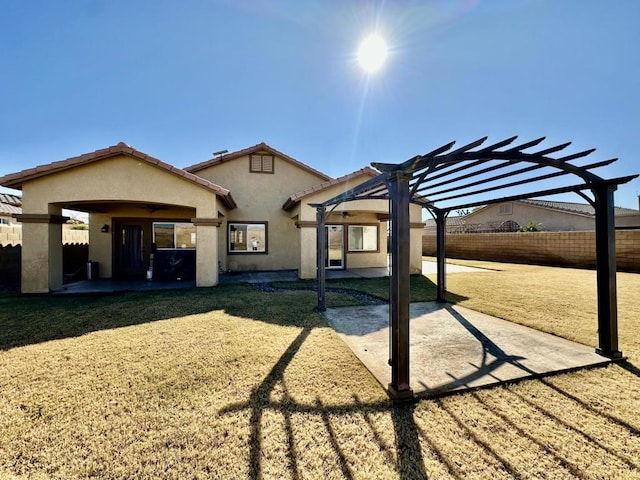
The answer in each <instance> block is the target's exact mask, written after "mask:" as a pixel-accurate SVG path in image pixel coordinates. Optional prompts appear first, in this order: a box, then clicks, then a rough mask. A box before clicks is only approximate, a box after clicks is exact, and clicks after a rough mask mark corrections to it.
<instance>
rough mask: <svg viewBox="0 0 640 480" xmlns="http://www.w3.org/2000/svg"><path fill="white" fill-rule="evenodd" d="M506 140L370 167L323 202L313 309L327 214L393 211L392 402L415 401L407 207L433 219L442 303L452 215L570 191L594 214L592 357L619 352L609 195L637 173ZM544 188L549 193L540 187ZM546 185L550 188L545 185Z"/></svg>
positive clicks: (320, 282)
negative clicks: (384, 207) (610, 174)
mask: <svg viewBox="0 0 640 480" xmlns="http://www.w3.org/2000/svg"><path fill="white" fill-rule="evenodd" d="M516 138H517V137H515V136H514V137H511V138H508V139H506V140H503V141H501V142H498V143H495V144H493V145H490V146H488V147H481V145H482V144H483V143H484V142H485V141H486V139H487V137H484V138H481V139H479V140H476V141H475V142H472V143H470V144H468V145H465V146H463V147H460V148H458V149H455V150H452V148H453V146H454V144H455V142H451V143H448V144H446V145H443V146H442V147H440V148H437V149H435V150H433V151H431V152H429V153H426V154H424V155H417V156H415V157H413V158H410V159H409V160H407V161H405V162H402V163H397V164H394V163H372V164H371V165H372V166H373V167H375V168H376V169H378V170H379V171H380V172H381V173H380V175H378V176H377V177H375V178H373V179H371V180H369V181H367V182H364V183H362V184H360V185H358V186H356V187H354V188H352V189H350V190H348V191H346V192H344V193H342V194H340V195H337V196H335V197H333V198H330V199H328V200H326V201H324V202H322V203H318V204H311V206H312V207H315V208H316V209H317V225H318V227H317V232H318V234H317V288H318V310H320V311H324V310H325V309H326V307H325V280H326V276H325V263H326V255H327V252H326V237H325V235H324V234H323V232H324V231H325V228H324V227H325V221H326V219H327V216H328V215H329V214H331V212H332V211H333V210H334V209H335V208H336V207H337V206H338V205H339V204H341V203H344V202H349V201H353V200H366V199H388V200H389V214H390V253H391V277H390V298H389V325H390V328H391V332H390V342H391V343H390V359H389V363H390V365H391V383H390V384H389V392H390V394H391V396H392V397H393V398H395V399H403V398H408V397H412V396H413V392H412V391H411V388H410V386H409V282H410V275H409V262H410V258H409V252H410V246H409V240H410V230H409V228H410V224H409V204H410V203H414V204H418V205H421V206H422V207H424V208H426V209H427V210H428V211H429V212H430V214H431V215H432V216H433V218H434V219H435V222H436V232H437V233H436V235H437V237H436V245H437V248H436V251H437V253H436V255H437V300H438V301H439V302H446V279H445V265H446V264H445V238H446V235H445V221H446V218H447V216H448V215H449V214H450V212H452V211H457V210H463V209H468V208H472V207H476V206H481V205H489V204H494V203H501V202H508V201H515V200H523V199H527V198H533V197H542V196H549V195H556V194H562V193H569V192H574V193H576V194H578V195H580V196H581V197H582V198H584V199H585V200H586V201H587V202H589V203H590V204H591V205H592V206H593V207H594V209H595V219H596V220H595V228H596V232H595V237H596V269H597V295H598V347H597V349H596V352H597V353H599V354H600V355H603V356H605V357H608V358H611V359H615V358H620V357H621V356H622V352H620V350H619V349H618V319H617V297H616V249H615V225H614V203H613V192H614V191H615V190H616V189H617V186H618V185H621V184H624V183H627V182H629V181H630V180H632V179H634V178H636V177H637V176H638V175H630V176H626V177H619V178H612V179H604V178H602V177H600V176H598V175H596V174H595V173H593V170H595V169H597V168H599V167H604V166H606V165H610V164H612V163H613V162H615V161H616V160H617V159H616V158H614V159H610V160H605V161H600V162H596V163H586V162H585V161H584V159H585V157H587V156H588V155H589V154H590V153H592V152H593V151H594V150H595V149H592V150H586V151H583V152H579V153H574V154H571V155H566V156H563V157H557V158H555V157H552V156H551V155H553V154H555V153H557V152H560V151H562V150H564V149H565V148H566V147H568V146H569V145H570V142H569V143H564V144H561V145H556V146H553V147H550V148H545V149H543V150H538V151H535V152H530V151H528V150H530V149H533V148H534V147H536V146H538V145H539V144H540V143H542V141H543V140H544V137H542V138H538V139H536V140H533V141H530V142H527V143H523V144H520V145H518V146H515V147H510V145H511V144H512V143H513V142H514V141H515V140H516ZM545 187H546V188H545ZM550 187H551V188H550Z"/></svg>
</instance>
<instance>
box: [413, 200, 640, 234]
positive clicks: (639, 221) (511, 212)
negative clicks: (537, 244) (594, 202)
mask: <svg viewBox="0 0 640 480" xmlns="http://www.w3.org/2000/svg"><path fill="white" fill-rule="evenodd" d="M614 215H615V224H616V228H640V210H633V209H630V208H622V207H615V208H614ZM528 224H534V225H536V226H537V228H539V229H540V230H545V231H552V232H557V231H591V230H595V209H594V208H593V207H592V206H591V205H589V204H586V203H573V202H556V201H551V200H538V199H527V200H517V201H514V202H503V203H496V204H493V205H487V206H484V207H481V208H478V209H477V210H475V211H473V212H470V213H468V214H467V215H462V216H455V217H450V218H447V226H446V229H447V233H484V232H515V231H518V229H519V228H520V227H523V226H526V225H528ZM425 234H433V235H435V222H433V221H427V222H426V225H425Z"/></svg>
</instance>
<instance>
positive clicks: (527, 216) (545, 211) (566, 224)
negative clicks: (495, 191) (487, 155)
mask: <svg viewBox="0 0 640 480" xmlns="http://www.w3.org/2000/svg"><path fill="white" fill-rule="evenodd" d="M510 203H511V206H512V213H511V214H500V205H503V204H501V203H499V204H495V205H489V206H488V207H485V208H482V209H480V210H477V211H475V212H473V213H471V214H469V215H467V216H466V217H465V222H466V223H467V224H478V223H487V222H506V221H508V220H512V221H514V222H516V223H517V224H518V225H520V226H523V225H527V224H528V223H529V222H533V223H535V224H538V223H539V224H541V227H542V229H544V230H550V231H557V230H563V231H571V230H577V231H579V230H594V229H595V221H594V219H593V218H592V217H587V216H584V215H579V214H572V213H565V212H561V211H558V210H552V209H549V208H541V207H535V206H533V205H526V204H523V203H519V202H510Z"/></svg>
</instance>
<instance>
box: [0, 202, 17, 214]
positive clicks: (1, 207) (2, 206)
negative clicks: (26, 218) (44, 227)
mask: <svg viewBox="0 0 640 480" xmlns="http://www.w3.org/2000/svg"><path fill="white" fill-rule="evenodd" d="M0 213H4V214H14V213H16V214H20V213H22V208H21V207H16V206H15V205H9V204H8V203H1V202H0Z"/></svg>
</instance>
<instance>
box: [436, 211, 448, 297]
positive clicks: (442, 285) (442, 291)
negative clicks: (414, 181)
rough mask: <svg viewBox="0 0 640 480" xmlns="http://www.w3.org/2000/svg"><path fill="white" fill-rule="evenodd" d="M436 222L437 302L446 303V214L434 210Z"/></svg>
mask: <svg viewBox="0 0 640 480" xmlns="http://www.w3.org/2000/svg"><path fill="white" fill-rule="evenodd" d="M435 220H436V259H437V272H438V275H437V284H438V285H437V298H436V300H437V301H438V302H442V303H446V301H447V277H446V275H447V263H446V262H447V256H446V233H447V230H446V228H445V226H446V222H447V213H445V212H443V211H442V210H435Z"/></svg>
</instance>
